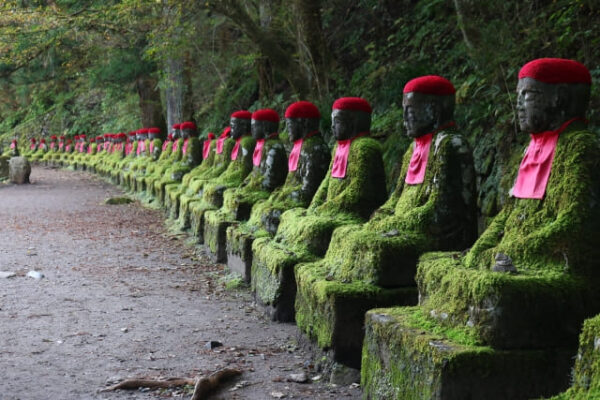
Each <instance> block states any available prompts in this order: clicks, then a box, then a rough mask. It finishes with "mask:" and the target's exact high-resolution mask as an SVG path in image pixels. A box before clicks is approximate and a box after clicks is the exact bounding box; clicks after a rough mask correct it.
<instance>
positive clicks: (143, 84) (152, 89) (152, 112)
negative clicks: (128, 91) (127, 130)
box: [135, 75, 166, 132]
mask: <svg viewBox="0 0 600 400" xmlns="http://www.w3.org/2000/svg"><path fill="white" fill-rule="evenodd" d="M135 84H136V89H137V92H138V95H139V96H140V102H139V104H140V113H141V120H142V125H143V126H145V127H153V126H155V127H158V128H160V129H161V131H162V132H165V129H166V125H165V116H164V114H163V112H162V105H161V102H160V91H159V90H158V81H157V80H156V78H153V77H151V76H148V75H142V76H140V77H138V78H137V80H136V82H135Z"/></svg>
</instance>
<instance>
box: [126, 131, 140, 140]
mask: <svg viewBox="0 0 600 400" xmlns="http://www.w3.org/2000/svg"><path fill="white" fill-rule="evenodd" d="M137 136H138V135H137V131H132V132H129V133H128V134H127V142H134V141H136V140H137Z"/></svg>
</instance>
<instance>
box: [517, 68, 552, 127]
mask: <svg viewBox="0 0 600 400" xmlns="http://www.w3.org/2000/svg"><path fill="white" fill-rule="evenodd" d="M558 103H559V102H558V91H557V87H556V85H550V84H547V83H543V82H539V81H536V80H535V79H532V78H523V79H519V83H518V84H517V119H518V120H519V127H520V128H521V130H522V131H523V132H530V133H537V132H543V131H547V130H551V129H555V128H556V119H557V117H559V116H560V115H561V113H560V112H559V111H560V110H559V107H558Z"/></svg>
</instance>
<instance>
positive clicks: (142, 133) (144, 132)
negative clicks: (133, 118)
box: [137, 128, 148, 135]
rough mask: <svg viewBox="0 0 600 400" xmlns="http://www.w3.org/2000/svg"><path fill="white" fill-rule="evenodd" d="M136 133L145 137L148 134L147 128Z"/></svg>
mask: <svg viewBox="0 0 600 400" xmlns="http://www.w3.org/2000/svg"><path fill="white" fill-rule="evenodd" d="M137 133H138V134H140V135H147V134H148V128H141V129H138V130H137Z"/></svg>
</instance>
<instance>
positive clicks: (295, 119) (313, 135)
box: [227, 101, 331, 282]
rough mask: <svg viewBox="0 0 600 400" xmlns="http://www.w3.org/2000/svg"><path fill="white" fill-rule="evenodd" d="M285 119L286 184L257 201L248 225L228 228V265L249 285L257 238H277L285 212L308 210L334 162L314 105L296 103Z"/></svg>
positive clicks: (289, 108)
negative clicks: (287, 149)
mask: <svg viewBox="0 0 600 400" xmlns="http://www.w3.org/2000/svg"><path fill="white" fill-rule="evenodd" d="M285 118H286V123H287V131H288V135H289V140H290V142H292V143H294V146H293V148H292V151H291V152H290V155H289V159H288V163H287V170H286V171H287V177H286V180H285V183H284V184H283V186H282V187H280V188H278V189H276V190H274V191H273V193H272V194H271V195H270V196H269V198H268V199H267V200H261V201H258V202H257V203H256V204H255V205H254V206H253V207H252V212H251V215H250V219H249V220H248V221H247V222H243V223H237V224H234V225H233V226H231V227H229V228H227V266H228V267H229V269H230V270H231V271H234V272H235V273H237V274H240V275H241V276H242V278H243V279H244V280H246V281H247V282H250V269H251V267H252V242H253V241H254V239H256V238H259V237H272V236H273V235H275V232H276V231H277V227H278V226H279V219H280V216H281V213H283V212H284V211H286V210H288V209H290V208H295V207H308V205H309V203H310V201H311V200H312V197H313V196H314V194H315V192H316V191H317V188H318V187H319V185H320V183H321V181H322V180H323V177H324V176H325V173H326V172H327V168H328V167H329V162H330V161H331V152H330V150H329V147H328V146H327V144H326V143H325V141H324V140H323V136H322V135H321V134H320V132H319V123H320V120H321V113H320V112H319V109H318V108H317V107H316V106H315V105H314V104H312V103H310V102H307V101H298V102H296V103H293V104H292V105H290V106H289V107H288V109H287V110H286V112H285Z"/></svg>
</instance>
